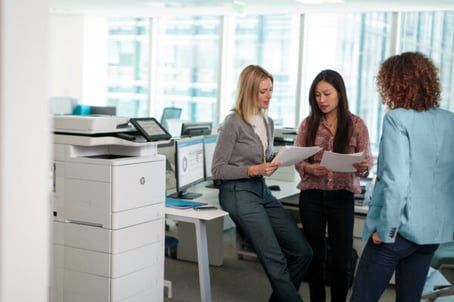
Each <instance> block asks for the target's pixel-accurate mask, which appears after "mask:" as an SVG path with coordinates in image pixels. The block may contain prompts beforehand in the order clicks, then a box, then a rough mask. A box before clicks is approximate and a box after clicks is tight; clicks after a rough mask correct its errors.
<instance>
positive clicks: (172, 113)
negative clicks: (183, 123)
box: [161, 107, 182, 130]
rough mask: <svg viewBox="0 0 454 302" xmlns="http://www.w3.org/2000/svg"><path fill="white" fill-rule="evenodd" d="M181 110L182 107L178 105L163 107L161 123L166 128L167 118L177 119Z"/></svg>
mask: <svg viewBox="0 0 454 302" xmlns="http://www.w3.org/2000/svg"><path fill="white" fill-rule="evenodd" d="M181 111H182V109H181V108H178V107H165V108H164V110H163V111H162V116H161V125H162V126H163V127H164V128H166V129H167V130H168V129H169V128H168V125H167V120H168V119H179V118H180V117H181Z"/></svg>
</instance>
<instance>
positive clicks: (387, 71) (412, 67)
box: [377, 52, 441, 111]
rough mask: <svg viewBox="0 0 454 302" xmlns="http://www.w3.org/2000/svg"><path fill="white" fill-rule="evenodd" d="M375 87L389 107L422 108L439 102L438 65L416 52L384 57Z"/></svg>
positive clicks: (437, 105)
mask: <svg viewBox="0 0 454 302" xmlns="http://www.w3.org/2000/svg"><path fill="white" fill-rule="evenodd" d="M377 90H378V93H379V94H380V96H381V97H382V103H383V104H385V105H387V106H388V107H389V108H390V109H395V108H404V109H413V110H416V111H426V110H428V109H430V108H433V107H439V106H440V93H441V88H440V79H439V77H438V67H437V66H436V65H435V64H434V63H433V62H432V60H431V59H429V58H428V57H426V56H425V55H423V54H421V53H419V52H404V53H402V54H400V55H395V56H392V57H389V58H388V59H386V60H385V61H384V62H383V64H382V65H381V67H380V70H379V71H378V75H377Z"/></svg>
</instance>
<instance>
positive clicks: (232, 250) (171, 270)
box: [164, 231, 395, 302]
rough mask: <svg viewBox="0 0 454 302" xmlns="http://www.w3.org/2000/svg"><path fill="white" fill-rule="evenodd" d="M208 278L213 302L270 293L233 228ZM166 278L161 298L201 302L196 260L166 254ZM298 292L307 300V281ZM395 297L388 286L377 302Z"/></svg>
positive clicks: (262, 300) (258, 300)
mask: <svg viewBox="0 0 454 302" xmlns="http://www.w3.org/2000/svg"><path fill="white" fill-rule="evenodd" d="M210 278H211V294H212V302H266V301H268V298H269V296H270V294H271V287H270V285H269V283H268V280H267V278H266V276H265V273H264V272H263V269H262V267H261V266H260V264H259V263H258V261H257V260H256V259H254V258H250V257H244V258H243V259H239V258H238V255H237V252H236V247H235V232H234V231H227V232H225V233H224V263H223V265H222V266H210ZM165 279H166V280H170V281H171V282H172V298H171V299H170V298H168V297H167V294H166V295H165V298H164V301H166V302H198V301H200V287H199V275H198V267H197V263H193V262H187V261H181V260H176V259H173V258H170V257H166V259H165ZM300 292H301V296H302V297H303V299H304V301H306V302H308V301H309V290H308V286H307V283H305V282H303V284H302V285H301V289H300ZM327 295H328V296H329V288H327ZM394 296H395V291H394V287H393V286H389V287H388V289H387V290H386V292H385V293H384V295H383V298H382V299H381V300H380V302H391V301H394V299H395V298H394ZM327 301H329V298H327Z"/></svg>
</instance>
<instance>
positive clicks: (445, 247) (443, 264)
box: [421, 241, 454, 301]
mask: <svg viewBox="0 0 454 302" xmlns="http://www.w3.org/2000/svg"><path fill="white" fill-rule="evenodd" d="M431 266H432V267H433V268H434V269H437V270H438V271H439V272H440V273H441V274H442V275H443V277H444V278H445V279H446V280H447V281H448V282H449V283H450V284H445V285H435V286H434V287H433V291H431V292H428V293H423V295H422V297H421V298H422V299H423V300H426V301H435V300H436V299H437V298H441V297H447V296H454V241H453V242H448V243H444V244H440V246H439V247H438V249H437V250H436V251H435V254H434V256H433V258H432V263H431Z"/></svg>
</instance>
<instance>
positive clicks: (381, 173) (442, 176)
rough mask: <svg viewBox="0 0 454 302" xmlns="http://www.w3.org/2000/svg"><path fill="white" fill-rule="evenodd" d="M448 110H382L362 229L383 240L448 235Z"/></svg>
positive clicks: (452, 175) (452, 153) (453, 167)
mask: <svg viewBox="0 0 454 302" xmlns="http://www.w3.org/2000/svg"><path fill="white" fill-rule="evenodd" d="M453 132H454V113H452V112H449V111H446V110H442V109H438V108H434V109H430V110H428V111H424V112H416V111H414V110H405V109H401V108H399V109H394V110H391V111H389V112H388V113H386V115H385V117H384V121H383V133H382V138H381V141H380V149H379V156H378V167H377V180H376V182H375V187H374V191H373V194H372V199H371V203H370V204H369V212H368V215H367V218H366V224H365V227H364V232H363V239H368V238H369V237H370V236H371V235H372V233H373V232H375V231H376V232H378V236H379V237H380V239H381V240H383V241H384V242H388V243H390V242H391V243H392V242H394V241H395V238H396V235H397V233H399V235H401V236H402V237H404V238H405V239H407V240H409V241H412V242H415V243H417V244H433V243H442V242H448V241H452V240H453V238H454V134H453Z"/></svg>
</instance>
